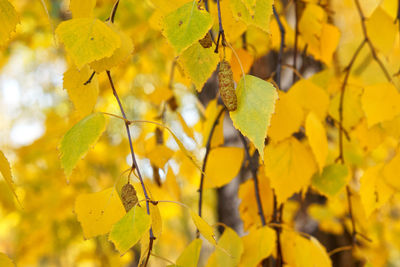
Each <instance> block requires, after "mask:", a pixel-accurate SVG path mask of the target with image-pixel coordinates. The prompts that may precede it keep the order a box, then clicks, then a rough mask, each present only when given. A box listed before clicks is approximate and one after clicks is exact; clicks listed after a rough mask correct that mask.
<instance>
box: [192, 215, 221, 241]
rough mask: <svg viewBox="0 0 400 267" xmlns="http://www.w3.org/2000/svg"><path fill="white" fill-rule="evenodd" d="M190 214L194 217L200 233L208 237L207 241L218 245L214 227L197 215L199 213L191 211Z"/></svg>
mask: <svg viewBox="0 0 400 267" xmlns="http://www.w3.org/2000/svg"><path fill="white" fill-rule="evenodd" d="M190 216H191V217H192V220H193V222H194V224H195V225H196V227H197V229H198V230H199V231H200V233H201V234H202V235H203V236H204V238H205V239H207V241H208V242H210V243H211V244H213V245H217V242H216V241H215V235H214V231H213V228H212V227H211V226H210V225H209V224H208V223H207V222H206V221H205V220H203V218H201V217H200V216H199V215H197V213H195V212H193V211H190Z"/></svg>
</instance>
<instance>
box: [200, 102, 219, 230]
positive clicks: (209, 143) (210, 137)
mask: <svg viewBox="0 0 400 267" xmlns="http://www.w3.org/2000/svg"><path fill="white" fill-rule="evenodd" d="M224 111H225V108H222V109H221V110H220V112H219V113H218V115H217V117H215V120H214V123H213V125H212V127H211V130H210V134H209V135H208V139H207V144H206V155H205V156H204V160H203V166H202V168H201V176H200V185H199V190H198V192H199V216H200V217H201V214H202V205H203V185H204V172H205V171H206V164H207V159H208V155H209V153H210V150H211V140H212V137H213V134H214V131H215V128H216V127H217V125H218V123H219V119H220V118H221V116H222V114H224ZM199 234H200V233H199V231H197V236H199Z"/></svg>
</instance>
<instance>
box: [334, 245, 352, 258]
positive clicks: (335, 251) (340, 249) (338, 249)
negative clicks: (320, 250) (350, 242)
mask: <svg viewBox="0 0 400 267" xmlns="http://www.w3.org/2000/svg"><path fill="white" fill-rule="evenodd" d="M351 249H353V246H344V247H338V248H335V249H334V250H331V251H329V252H328V255H329V256H330V257H332V256H333V255H335V254H336V253H339V252H342V251H346V250H351Z"/></svg>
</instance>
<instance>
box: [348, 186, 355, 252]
mask: <svg viewBox="0 0 400 267" xmlns="http://www.w3.org/2000/svg"><path fill="white" fill-rule="evenodd" d="M346 193H347V205H348V207H349V215H350V219H351V227H352V232H351V245H352V247H354V246H356V242H357V237H356V235H357V231H356V222H355V220H354V215H353V205H352V203H351V192H350V187H349V186H346Z"/></svg>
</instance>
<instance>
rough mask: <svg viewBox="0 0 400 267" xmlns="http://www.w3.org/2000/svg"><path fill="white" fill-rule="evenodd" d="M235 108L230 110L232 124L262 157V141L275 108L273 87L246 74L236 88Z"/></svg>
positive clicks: (276, 94) (275, 93)
mask: <svg viewBox="0 0 400 267" xmlns="http://www.w3.org/2000/svg"><path fill="white" fill-rule="evenodd" d="M236 95H237V99H238V108H237V110H235V111H233V112H230V116H231V119H232V121H233V125H234V126H235V128H236V129H238V130H240V132H241V133H242V134H243V135H245V136H247V137H248V138H249V139H250V141H251V142H253V144H254V145H255V147H256V148H257V150H258V151H259V153H260V156H261V158H262V159H264V152H263V151H264V141H265V137H266V136H267V130H268V127H269V124H270V121H271V115H272V113H273V112H274V110H275V101H276V99H277V98H278V93H277V92H276V89H275V87H274V86H273V85H272V84H271V83H269V82H266V81H264V80H261V79H259V78H257V77H255V76H251V75H246V76H244V77H242V79H240V81H239V84H238V86H237V88H236Z"/></svg>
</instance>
